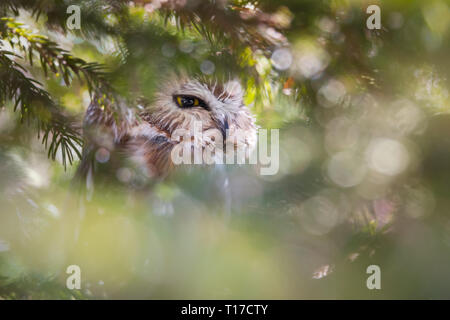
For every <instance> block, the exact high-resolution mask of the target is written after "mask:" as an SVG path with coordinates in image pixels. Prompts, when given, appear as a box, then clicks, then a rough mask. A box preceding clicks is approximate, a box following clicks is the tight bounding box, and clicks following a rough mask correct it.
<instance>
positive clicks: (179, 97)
mask: <svg viewBox="0 0 450 320" xmlns="http://www.w3.org/2000/svg"><path fill="white" fill-rule="evenodd" d="M177 103H178V106H179V107H180V108H182V107H183V103H182V101H181V96H178V97H177Z"/></svg>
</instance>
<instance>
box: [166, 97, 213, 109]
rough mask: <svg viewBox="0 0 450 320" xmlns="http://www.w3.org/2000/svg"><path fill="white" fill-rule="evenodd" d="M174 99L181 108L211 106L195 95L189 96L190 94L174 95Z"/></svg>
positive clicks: (207, 107) (206, 107) (205, 107)
mask: <svg viewBox="0 0 450 320" xmlns="http://www.w3.org/2000/svg"><path fill="white" fill-rule="evenodd" d="M173 101H174V102H175V104H176V105H177V106H178V107H179V108H181V109H188V108H194V107H201V108H204V109H206V110H208V111H209V110H210V109H209V106H208V105H207V104H206V103H205V102H204V101H203V100H201V99H199V98H197V97H195V96H189V95H174V96H173Z"/></svg>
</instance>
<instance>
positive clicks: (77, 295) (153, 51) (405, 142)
mask: <svg viewBox="0 0 450 320" xmlns="http://www.w3.org/2000/svg"><path fill="white" fill-rule="evenodd" d="M71 4H76V5H79V6H80V7H81V29H79V30H70V29H68V28H67V25H66V20H67V18H68V16H70V14H68V13H67V12H66V9H67V7H68V6H69V5H71ZM371 4H376V5H378V6H379V7H380V9H381V24H382V28H381V29H380V30H368V29H367V27H366V20H367V18H368V17H369V16H370V14H367V13H366V8H367V7H368V6H369V5H371ZM0 14H1V16H2V17H4V19H2V20H1V23H0V36H1V37H0V39H1V42H0V58H1V59H0V91H1V92H0V106H1V109H0V299H119V298H120V299H128V298H134V299H235V298H236V299H306V298H307V299H349V298H358V299H381V298H385V299H393V298H402V299H415V298H425V299H429V298H434V299H443V298H444V299H448V298H450V212H449V211H450V113H449V111H450V105H449V91H448V90H449V83H448V77H449V73H450V59H449V55H450V41H449V40H450V39H449V38H450V32H449V25H450V5H449V2H448V1H444V0H432V1H418V0H416V1H414V0H409V1H407V0H390V1H359V0H340V1H338V0H335V1H320V0H319V1H313V0H296V1H294V0H281V1H264V0H261V1H238V0H236V1H225V0H222V1H207V0H204V1H199V0H197V1H194V0H183V1H181V0H180V1H171V0H166V1H162V0H154V1H150V0H148V1H147V0H141V1H134V2H129V1H120V0H114V1H61V0H45V1H42V0H36V1H24V0H19V1H15V0H12V1H8V0H6V1H2V4H0ZM37 35H42V36H43V37H44V38H39V37H37ZM49 41H52V42H51V43H50V42H49ZM61 50H66V51H61ZM7 52H9V53H7ZM12 53H14V54H16V55H17V56H13V55H12ZM64 53H66V54H67V56H64V55H63V54H64ZM52 54H54V55H52ZM75 59H81V60H75ZM13 62H16V63H17V64H18V65H20V66H21V67H22V68H23V69H21V68H20V67H19V66H17V65H14V64H13ZM32 62H34V63H32ZM90 63H92V64H90ZM94 63H95V64H94ZM72 65H73V67H72ZM52 66H53V67H52ZM67 66H69V67H67ZM89 66H91V67H89ZM97 67H98V69H96V68H97ZM77 68H78V69H77ZM13 69H14V70H19V71H20V73H21V74H23V75H25V76H26V77H28V78H30V79H35V80H36V81H39V82H40V83H41V85H38V87H39V88H41V89H42V90H44V92H47V93H48V97H49V99H50V100H45V101H47V102H46V103H42V101H43V100H42V99H43V98H42V96H39V95H37V94H35V93H27V92H28V91H27V90H28V89H30V88H31V84H30V83H28V82H25V83H26V85H25V86H23V87H21V86H18V85H17V86H14V83H22V82H20V81H24V80H23V79H21V78H20V77H19V76H17V77H16V78H14V77H15V76H16V74H15V73H13V72H11V70H13ZM75 70H78V71H79V73H80V77H77V72H76V71H75ZM173 72H185V73H187V74H191V75H202V76H204V77H215V78H218V79H229V78H231V77H238V78H239V79H240V80H241V83H242V84H243V87H244V88H245V90H246V95H245V102H246V103H247V104H248V105H249V107H250V108H251V110H252V112H253V113H254V114H255V115H256V117H257V122H258V125H259V126H260V127H261V128H268V129H270V128H276V129H280V169H279V172H278V173H277V174H276V175H274V176H261V175H259V171H258V170H257V168H255V167H253V166H250V165H243V166H228V167H227V168H226V169H225V170H222V171H220V172H219V171H217V170H212V169H211V168H193V169H192V170H186V171H183V170H180V172H178V173H177V174H176V175H174V176H173V177H171V178H170V179H167V180H166V181H164V182H160V183H153V182H152V181H146V179H145V177H142V176H140V175H139V174H138V173H136V172H134V171H132V170H130V169H128V168H121V169H120V170H118V171H117V172H107V173H104V174H105V175H106V179H107V183H104V184H99V185H98V186H96V187H95V190H94V192H93V193H92V192H90V193H86V192H83V191H80V190H79V189H78V188H77V187H76V186H75V185H74V184H73V181H72V179H73V176H74V173H75V171H76V167H77V164H78V157H77V150H78V152H79V150H80V149H81V146H80V145H81V144H82V140H81V136H79V130H77V129H76V127H77V123H81V118H82V115H83V113H84V111H85V110H86V108H87V106H88V105H89V103H90V100H91V96H92V95H93V94H94V93H98V92H101V93H103V92H104V94H105V95H110V94H112V93H111V92H114V95H117V96H120V97H122V98H123V99H124V100H125V101H127V102H128V104H129V106H130V107H133V108H134V107H137V106H138V104H139V103H138V102H137V101H140V99H146V100H150V101H151V99H152V98H153V96H154V93H155V90H156V88H157V86H158V84H159V83H161V81H163V80H164V79H165V77H167V76H169V75H170V74H172V73H173ZM27 83H28V84H27ZM25 94H28V96H26V97H25V98H23V96H24V95H25ZM17 100H19V103H18V108H16V109H17V110H16V111H14V109H15V105H16V102H17ZM24 101H26V102H27V103H25V102H24ZM50 102H51V103H50ZM53 103H54V105H55V108H54V109H51V110H50V107H49V105H50V104H52V106H53ZM33 108H34V109H33ZM52 108H53V107H52ZM30 110H31V111H30ZM49 110H50V111H49ZM27 115H31V118H26V116H27ZM59 115H60V116H59ZM60 117H61V118H60ZM55 119H56V120H58V121H59V119H65V120H61V121H59V122H58V121H56V120H55ZM54 120H55V121H56V122H55V121H54ZM69 120H70V121H73V122H74V128H75V129H74V131H73V132H72V131H70V132H71V135H73V137H72V136H71V135H70V134H68V138H67V140H64V139H62V140H58V139H53V140H52V137H54V136H57V137H65V134H67V131H69V126H67V127H66V126H65V124H66V123H68V122H64V121H69ZM61 123H63V124H64V125H61ZM46 132H49V137H50V138H49V144H48V145H47V147H46V146H45V144H43V143H42V135H43V133H44V134H45V133H46ZM38 133H40V134H38ZM58 134H59V136H58ZM71 137H72V138H71ZM71 139H73V140H71ZM77 139H78V140H77ZM52 141H55V148H53V149H51V145H52ZM58 141H61V142H60V143H59V144H58ZM71 141H72V142H73V143H72V142H71ZM77 141H78V142H79V143H80V145H77V144H76V143H75V142H77ZM49 148H50V152H49ZM64 148H65V149H64ZM70 154H71V155H73V157H74V159H73V161H70V160H71V159H70ZM71 162H72V163H71ZM106 165H107V164H102V163H99V164H98V166H99V168H100V169H101V168H102V166H106ZM224 176H226V177H227V179H228V186H227V187H224V186H223V182H224V179H225V178H224ZM73 264H74V265H78V266H80V268H81V278H82V287H81V289H80V290H68V289H67V288H66V286H65V283H66V279H67V277H68V276H69V275H68V274H66V268H67V267H68V266H69V265H73ZM369 265H378V266H379V267H380V269H381V290H369V289H368V288H367V287H366V280H367V278H368V277H369V274H367V273H366V269H367V267H368V266H369Z"/></svg>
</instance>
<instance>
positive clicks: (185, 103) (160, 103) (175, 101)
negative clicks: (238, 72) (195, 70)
mask: <svg viewBox="0 0 450 320" xmlns="http://www.w3.org/2000/svg"><path fill="white" fill-rule="evenodd" d="M151 115H152V118H153V121H152V122H153V123H154V124H156V125H158V126H159V127H160V128H161V129H162V130H164V131H167V132H168V133H172V132H173V131H174V130H176V129H180V128H181V129H187V130H189V129H190V128H192V125H193V122H194V121H201V122H202V127H203V130H209V129H218V130H220V132H221V133H222V134H223V136H224V139H226V132H233V131H234V130H236V129H240V130H247V129H252V130H253V131H254V130H255V126H254V118H253V116H252V115H251V113H250V111H249V110H248V108H247V106H245V104H244V102H243V90H242V87H241V85H240V83H239V81H237V80H234V79H233V80H227V81H224V82H221V81H218V80H205V79H201V78H189V77H185V76H177V77H174V76H172V78H170V80H169V81H167V82H165V84H163V85H162V87H161V88H160V90H159V92H158V93H157V95H156V99H155V101H154V103H153V104H152V108H151Z"/></svg>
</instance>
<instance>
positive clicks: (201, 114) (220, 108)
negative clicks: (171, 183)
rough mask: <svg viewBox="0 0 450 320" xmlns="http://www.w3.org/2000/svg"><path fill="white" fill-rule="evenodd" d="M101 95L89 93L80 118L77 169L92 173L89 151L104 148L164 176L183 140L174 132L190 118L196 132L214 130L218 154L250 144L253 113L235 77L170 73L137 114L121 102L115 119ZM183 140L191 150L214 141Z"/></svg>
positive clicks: (248, 148)
mask: <svg viewBox="0 0 450 320" xmlns="http://www.w3.org/2000/svg"><path fill="white" fill-rule="evenodd" d="M105 99H108V98H107V97H106V98H105V97H103V98H100V99H97V98H95V99H93V101H92V102H91V104H90V106H89V107H88V109H87V111H86V115H85V119H84V128H85V129H84V130H85V137H86V145H85V150H84V154H83V159H82V161H81V165H80V167H79V172H80V171H81V172H83V173H82V174H83V175H86V176H89V175H90V176H92V175H93V172H92V167H93V166H92V163H95V160H94V158H95V157H93V156H92V155H93V154H94V153H95V152H96V151H98V150H99V149H102V150H105V149H106V150H107V151H106V152H114V153H115V154H119V155H120V156H122V158H125V159H127V160H131V161H132V162H133V163H134V165H136V164H137V165H138V166H139V167H141V168H142V169H144V172H145V173H146V175H148V176H149V177H154V178H164V177H166V176H167V175H168V174H169V173H170V172H172V170H173V169H174V168H175V167H176V166H175V165H174V163H173V161H172V157H171V152H172V150H173V148H174V147H175V146H177V145H178V144H180V143H187V141H183V139H174V135H173V134H174V132H175V131H176V130H179V129H184V130H187V131H190V132H192V129H193V125H194V123H195V122H196V121H197V123H198V121H200V122H201V128H202V131H203V132H202V133H205V132H208V131H209V130H217V131H218V132H219V133H220V136H221V138H222V139H223V141H220V143H221V144H220V145H221V147H222V148H223V152H224V154H226V152H227V150H228V151H229V150H230V148H233V149H234V150H236V149H237V148H238V147H239V148H242V147H243V148H244V149H245V153H246V156H248V155H249V153H250V152H251V151H252V150H253V149H254V147H255V146H256V140H257V138H256V135H257V128H256V125H255V119H254V117H253V115H252V114H251V112H250V110H249V109H248V107H247V106H246V105H245V104H244V102H243V90H242V87H241V85H240V84H239V82H238V81H236V80H231V81H227V82H224V83H220V82H218V81H203V80H200V79H196V78H189V77H186V76H172V78H171V79H170V80H169V81H166V82H165V83H164V84H163V85H162V86H161V87H160V89H159V90H158V92H157V93H156V95H155V99H153V101H152V102H151V103H149V105H148V106H145V107H143V108H142V109H141V111H139V117H135V116H134V114H133V112H132V111H131V109H128V108H127V113H128V114H127V115H126V116H125V117H123V118H124V120H122V121H121V122H117V121H116V120H115V118H114V116H113V114H112V113H111V112H107V111H105V110H104V108H102V103H103V102H104V101H103V100H105ZM237 132H239V135H237V134H236V133H237ZM205 136H206V135H205ZM236 136H238V137H239V138H238V139H236ZM189 143H190V145H191V147H192V150H194V149H201V150H202V151H203V150H204V148H206V147H211V144H215V143H216V141H214V140H211V139H202V138H201V139H193V140H192V141H189ZM237 144H239V146H238V145H237ZM89 154H90V156H89Z"/></svg>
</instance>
